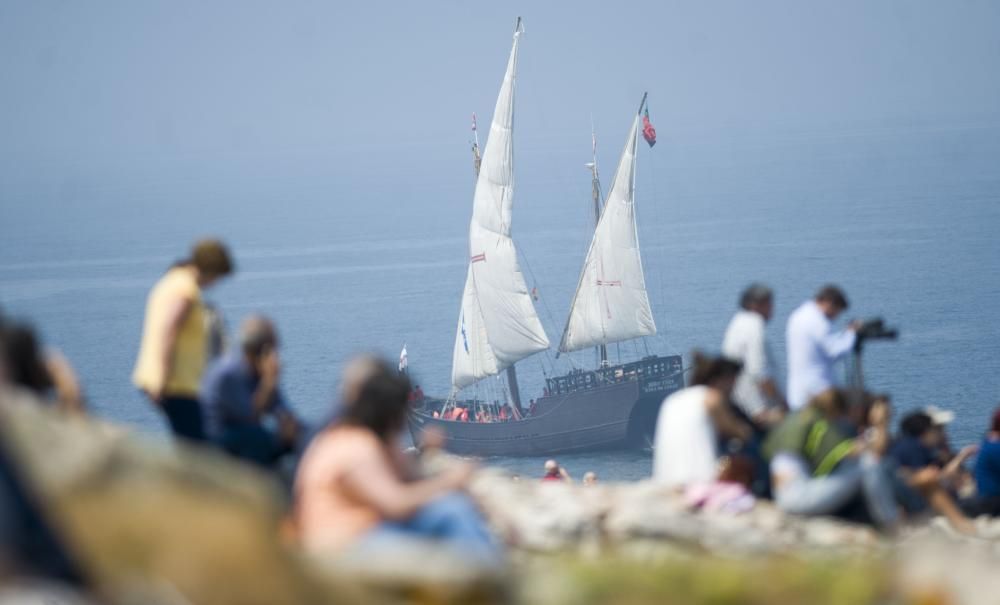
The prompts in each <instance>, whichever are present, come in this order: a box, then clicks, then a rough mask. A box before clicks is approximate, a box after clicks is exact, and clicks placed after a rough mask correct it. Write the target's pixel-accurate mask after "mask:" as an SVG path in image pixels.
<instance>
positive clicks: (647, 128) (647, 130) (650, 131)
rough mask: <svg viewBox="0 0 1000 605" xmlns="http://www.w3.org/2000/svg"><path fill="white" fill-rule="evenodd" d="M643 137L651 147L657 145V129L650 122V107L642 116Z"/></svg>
mask: <svg viewBox="0 0 1000 605" xmlns="http://www.w3.org/2000/svg"><path fill="white" fill-rule="evenodd" d="M642 138H644V139H646V142H647V143H649V146H650V147H652V146H653V145H656V129H655V128H653V125H652V124H650V123H649V108H647V109H646V113H645V115H643V116H642Z"/></svg>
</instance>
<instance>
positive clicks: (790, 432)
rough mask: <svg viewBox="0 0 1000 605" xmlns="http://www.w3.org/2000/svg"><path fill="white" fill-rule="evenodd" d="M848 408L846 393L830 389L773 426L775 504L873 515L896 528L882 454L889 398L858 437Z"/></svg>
mask: <svg viewBox="0 0 1000 605" xmlns="http://www.w3.org/2000/svg"><path fill="white" fill-rule="evenodd" d="M849 412H850V410H849V408H848V402H847V397H846V396H845V394H844V393H843V392H841V391H840V390H837V389H827V390H826V391H823V392H822V393H820V394H819V395H816V396H815V397H813V398H812V399H811V400H810V401H809V403H808V404H807V405H806V406H805V407H803V408H801V409H799V410H797V411H795V412H794V413H792V414H791V415H790V416H788V417H786V418H785V420H784V421H782V422H781V424H779V425H778V426H777V427H776V428H774V429H773V430H772V431H771V433H770V434H769V435H768V437H767V439H765V441H764V447H763V452H764V455H765V457H766V458H767V459H768V460H769V461H770V471H771V482H772V489H773V493H774V498H775V503H776V504H777V505H778V508H780V509H782V510H784V511H785V512H788V513H792V514H798V515H807V516H813V515H836V516H841V517H846V518H850V519H852V520H871V521H872V522H874V523H875V524H876V525H877V526H879V527H883V528H885V529H887V530H893V529H894V528H895V526H896V523H897V521H898V507H897V505H896V500H895V495H894V492H893V482H892V475H891V472H890V470H889V466H888V465H887V464H885V463H884V461H883V459H882V454H883V453H884V450H885V447H886V446H887V444H888V438H887V437H886V436H885V435H886V434H887V433H888V418H889V413H888V409H887V402H885V401H883V402H882V403H880V404H879V405H875V406H873V407H872V409H871V412H870V414H869V418H870V420H869V421H868V424H869V425H870V426H869V427H868V430H867V431H866V432H865V436H863V437H857V438H856V437H855V434H856V431H855V429H854V428H853V427H852V425H851V422H850V417H849ZM859 503H860V504H859ZM859 507H860V508H859Z"/></svg>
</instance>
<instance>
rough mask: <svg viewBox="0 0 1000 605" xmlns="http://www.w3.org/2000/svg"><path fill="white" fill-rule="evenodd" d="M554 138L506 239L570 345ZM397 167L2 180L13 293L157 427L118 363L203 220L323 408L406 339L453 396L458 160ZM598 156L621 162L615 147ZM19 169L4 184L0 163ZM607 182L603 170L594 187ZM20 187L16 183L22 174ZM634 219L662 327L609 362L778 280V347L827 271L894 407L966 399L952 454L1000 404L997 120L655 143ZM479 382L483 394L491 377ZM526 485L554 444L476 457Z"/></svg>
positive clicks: (309, 413) (297, 393)
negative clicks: (866, 333)
mask: <svg viewBox="0 0 1000 605" xmlns="http://www.w3.org/2000/svg"><path fill="white" fill-rule="evenodd" d="M578 159H579V158H577V157H576V156H574V155H573V154H572V153H570V152H568V151H566V150H565V149H549V150H537V149H527V150H519V154H518V156H517V161H518V165H517V168H516V170H517V175H518V181H517V190H516V198H515V200H516V201H515V207H514V223H513V234H514V237H515V241H516V243H517V245H518V247H519V249H520V252H521V254H522V264H521V266H522V270H523V272H524V275H525V280H526V282H527V284H528V287H529V288H537V289H538V295H539V301H538V302H537V303H536V306H537V308H538V312H539V316H540V317H541V319H542V322H543V324H544V326H545V328H546V331H547V332H548V335H549V339H550V340H551V341H552V342H553V343H558V341H559V337H560V335H561V330H562V328H563V326H564V324H565V319H566V313H567V310H568V306H569V303H570V300H571V298H572V295H573V292H574V289H575V287H576V284H577V279H578V275H579V270H580V266H581V263H582V261H583V257H584V255H585V252H586V249H587V245H588V243H589V239H590V234H591V230H592V220H593V219H592V215H591V214H590V212H591V210H590V198H589V190H590V182H589V176H588V174H586V173H585V171H583V169H582V168H580V167H579V166H578V164H579V162H578V161H577V160H578ZM412 164H413V165H409V164H408V163H407V162H400V163H394V164H392V170H389V166H387V165H386V163H385V158H384V156H381V155H377V154H376V153H375V152H371V153H369V154H367V155H366V154H365V153H360V154H356V155H350V156H348V155H345V156H343V157H340V158H337V161H335V162H330V161H327V159H324V160H323V161H319V160H317V159H314V158H310V157H309V156H308V154H302V155H299V156H295V157H290V156H289V155H287V154H286V155H284V156H280V155H279V156H276V157H273V158H236V159H233V158H212V157H208V158H197V161H195V160H192V159H185V158H159V159H157V160H156V161H149V162H146V163H144V164H142V167H141V170H129V171H116V170H114V169H113V167H112V168H110V169H108V170H106V171H104V172H96V173H95V172H93V171H76V172H71V173H69V174H59V175H58V176H54V177H53V178H52V179H51V180H44V181H43V180H38V179H35V180H31V179H24V180H20V181H19V180H18V179H8V183H7V184H6V185H5V186H4V187H3V188H2V189H0V192H2V197H0V306H2V308H3V310H4V312H5V313H6V314H10V315H15V316H19V317H23V318H26V319H29V320H31V321H32V322H34V324H35V325H36V326H37V327H38V328H39V329H40V331H41V333H42V335H43V337H44V339H45V341H46V342H47V343H50V344H52V345H54V346H57V347H59V348H60V349H61V350H62V351H63V352H64V353H65V354H66V355H67V356H68V357H69V358H70V360H71V361H72V362H73V363H74V364H75V366H76V368H77V369H78V371H79V374H80V378H81V380H82V382H83V385H84V387H85V389H86V394H87V397H88V400H89V405H90V407H91V409H92V410H93V413H95V414H97V415H99V416H101V417H104V418H107V419H110V420H113V421H116V422H119V423H123V424H126V425H129V426H131V427H133V428H135V429H138V430H140V431H144V432H148V433H155V434H163V432H164V422H163V419H162V418H161V417H160V416H159V415H158V414H157V413H155V412H154V411H153V409H152V408H151V407H150V405H149V404H148V403H147V402H146V401H145V400H144V399H143V398H142V397H141V396H140V395H139V394H138V393H137V392H136V391H135V389H134V388H133V387H132V385H131V384H130V380H129V376H130V372H131V369H132V364H133V361H134V358H135V354H136V350H137V347H138V343H139V335H140V329H141V323H142V314H143V306H144V301H145V297H146V294H147V292H148V290H149V288H150V286H151V285H152V284H153V283H154V282H155V281H156V279H157V278H158V277H159V276H160V275H161V274H162V272H163V271H164V270H165V269H166V268H167V266H168V265H169V264H170V263H171V262H172V261H174V260H176V259H178V258H180V257H181V256H182V255H183V254H184V252H185V250H186V249H187V247H188V246H189V245H190V243H191V242H192V241H193V240H194V239H195V238H196V237H197V236H199V235H204V234H217V235H219V236H221V237H222V238H224V239H225V240H226V241H227V242H228V243H229V244H230V245H231V247H232V249H233V251H234V254H235V257H236V262H237V272H236V274H235V276H234V277H233V278H231V279H228V280H226V281H225V282H223V283H222V284H220V285H219V286H218V287H216V288H214V289H212V290H211V291H209V293H208V294H207V298H209V299H210V300H212V301H213V302H215V303H216V304H218V305H219V307H220V308H221V309H222V311H223V313H224V315H225V317H226V319H227V322H228V325H229V328H230V330H231V331H233V332H235V328H236V326H237V325H238V322H239V319H240V318H241V317H242V316H244V315H246V314H248V313H251V312H255V311H258V312H263V313H266V314H268V315H270V316H272V317H274V318H275V319H276V321H277V323H278V327H279V329H280V332H281V352H282V356H283V361H284V373H283V388H284V389H285V391H286V394H287V396H288V399H289V400H290V401H291V402H292V403H293V405H294V407H295V409H296V410H298V411H299V413H300V414H301V415H302V416H303V417H304V418H306V419H308V420H310V421H313V422H319V421H320V420H321V419H322V418H324V417H326V416H327V415H328V414H329V413H330V410H331V408H332V407H333V406H334V405H335V402H336V398H337V395H336V386H337V377H338V373H339V371H340V369H341V367H342V366H343V364H344V361H345V360H346V359H348V358H349V356H351V355H352V354H355V353H358V352H363V351H374V352H378V353H380V354H383V355H385V356H387V357H390V358H395V357H396V356H397V355H398V352H399V350H400V348H401V347H402V346H403V344H404V343H405V344H406V346H407V349H408V352H409V362H410V372H411V373H412V375H413V376H414V378H415V380H416V381H417V382H418V383H419V384H420V385H421V387H422V388H423V390H424V391H425V392H427V393H428V394H447V393H448V391H449V384H450V366H451V355H452V347H453V344H454V338H455V326H456V322H457V317H458V309H459V300H460V296H461V292H462V287H463V283H464V279H465V273H466V264H467V261H468V247H467V239H466V234H467V232H468V221H469V216H470V212H471V197H472V196H471V190H472V183H471V179H470V178H469V172H470V167H469V166H468V165H467V157H465V156H464V155H460V154H457V153H455V154H442V155H440V156H439V157H438V156H434V155H433V154H429V156H428V158H424V159H421V158H415V159H413V160H412ZM603 165H606V166H609V167H610V166H612V165H613V158H607V159H605V160H604V163H603ZM8 176H10V175H8ZM610 176H611V175H610V174H606V175H604V179H605V182H606V183H607V182H608V181H610ZM11 183H13V184H11ZM637 213H638V217H639V235H640V242H641V246H642V255H643V262H644V265H645V270H646V284H647V288H648V290H649V294H650V299H651V302H652V306H653V311H654V316H655V320H656V323H657V327H658V334H657V335H656V336H655V337H651V338H647V339H645V340H644V341H639V342H636V343H626V344H624V345H621V346H615V345H612V346H611V347H610V354H611V357H612V359H613V360H616V359H619V358H620V359H624V360H630V359H635V358H636V357H638V356H641V355H643V354H645V353H646V351H649V352H655V353H659V354H673V353H687V352H689V351H690V350H691V349H693V348H700V349H703V350H707V351H716V350H718V348H719V346H720V342H721V337H722V333H723V330H724V329H725V326H726V323H727V322H728V320H729V318H730V315H731V314H732V312H733V311H734V310H735V307H736V300H737V297H738V294H739V292H740V290H741V288H743V287H744V286H745V285H746V284H747V283H749V282H750V281H754V280H758V281H763V282H765V283H768V284H770V285H772V286H773V287H774V288H775V290H776V293H777V300H776V303H777V304H776V312H775V317H774V319H773V320H772V322H771V324H770V327H769V337H770V339H771V343H772V347H773V350H774V353H775V357H776V359H777V360H778V365H779V372H780V371H781V370H783V368H784V365H785V364H784V342H783V340H784V338H783V332H784V323H785V320H786V318H787V317H788V314H789V313H790V312H791V311H792V310H793V309H794V308H795V307H796V306H797V305H798V304H800V303H801V302H802V301H804V300H806V299H807V298H808V297H809V296H810V295H811V294H812V293H813V292H814V291H815V290H816V289H817V287H818V286H820V285H821V284H823V283H825V282H828V281H833V282H837V283H839V284H841V285H842V286H843V287H844V289H845V290H846V291H847V293H848V295H849V297H850V299H851V309H850V310H849V312H848V313H847V314H846V316H850V317H869V316H884V317H885V319H886V321H887V322H888V323H889V324H891V325H894V326H898V328H899V329H900V332H901V336H900V339H899V340H898V341H897V342H886V343H882V342H877V343H872V344H871V345H870V346H869V347H868V348H867V350H866V356H865V371H866V377H867V379H868V383H869V385H870V386H871V387H872V388H875V389H877V390H880V391H886V392H889V393H891V394H892V396H893V400H894V402H895V405H896V409H897V411H896V419H898V417H899V415H900V413H901V412H902V411H905V410H910V409H914V408H917V407H920V406H924V405H927V404H934V405H937V406H939V407H943V408H947V409H951V410H954V411H955V412H956V413H957V419H956V420H955V422H954V424H953V425H952V427H951V435H952V438H953V441H954V442H956V444H962V443H966V442H972V441H975V440H977V439H978V438H979V437H980V435H981V434H982V432H983V431H984V430H985V427H986V426H987V423H988V419H989V416H990V414H991V412H992V410H993V409H994V408H995V407H996V406H997V405H998V404H1000V355H998V353H1000V346H998V338H1000V319H998V312H997V307H998V305H1000V238H998V236H997V230H998V227H1000V128H998V127H997V126H996V125H975V124H972V125H963V124H957V125H956V124H949V125H941V126H940V127H938V126H934V127H928V126H926V125H924V126H913V127H896V128H888V127H887V128H866V129H860V130H847V131H835V132H822V133H796V134H786V135H781V136H779V135H773V136H763V135H758V136H745V137H735V136H734V137H729V138H727V137H723V136H715V137H709V136H705V137H700V138H699V137H694V136H688V137H686V138H685V137H682V138H678V139H670V138H669V137H661V142H660V143H659V144H658V145H657V146H656V147H655V148H653V149H652V150H650V149H647V148H645V147H644V148H643V150H642V151H641V152H640V156H639V167H638V179H637ZM593 357H594V356H593V353H592V352H590V351H585V352H581V353H577V354H573V355H569V356H565V355H564V356H562V357H560V358H558V359H556V357H555V355H554V354H552V353H546V354H540V355H536V356H535V357H533V358H530V359H527V360H525V361H523V362H521V363H520V364H519V365H518V375H519V377H520V381H521V393H522V397H523V399H524V400H525V401H527V400H528V399H531V398H534V397H537V396H538V395H539V394H540V393H541V390H542V386H543V378H544V376H545V375H553V374H554V373H560V372H565V371H567V370H569V369H570V368H572V367H584V368H585V367H589V366H592V365H593V362H594V360H593ZM480 388H482V389H486V390H489V389H494V388H495V387H492V386H490V385H489V383H488V382H487V385H485V386H482V387H480ZM560 461H561V463H562V464H563V465H564V466H566V467H567V468H568V469H569V471H570V472H571V473H573V474H574V475H576V476H578V477H579V476H580V475H582V474H583V472H585V471H587V470H593V471H595V472H597V473H598V475H599V476H600V477H601V478H602V479H604V480H615V479H617V480H627V479H637V478H641V477H644V476H648V474H649V472H650V467H651V456H650V454H649V453H648V452H611V453H609V452H601V453H593V454H577V455H572V456H563V457H560ZM486 462H487V463H490V464H497V465H500V466H503V467H505V468H508V469H509V470H510V471H511V472H514V473H518V474H520V475H522V476H525V477H532V476H538V475H540V473H541V466H542V459H541V458H523V459H515V458H510V459H508V458H491V459H489V460H487V461H486Z"/></svg>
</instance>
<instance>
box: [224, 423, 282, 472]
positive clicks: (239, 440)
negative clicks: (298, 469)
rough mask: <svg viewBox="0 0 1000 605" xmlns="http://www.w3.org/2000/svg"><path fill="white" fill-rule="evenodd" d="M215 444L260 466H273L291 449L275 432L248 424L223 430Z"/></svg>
mask: <svg viewBox="0 0 1000 605" xmlns="http://www.w3.org/2000/svg"><path fill="white" fill-rule="evenodd" d="M215 442H216V443H217V444H218V445H219V446H220V447H222V449H224V450H226V451H227V452H229V453H230V454H232V455H233V456H236V457H237V458H241V459H243V460H247V461H249V462H253V463H255V464H259V465H260V466H271V465H273V464H274V463H275V462H277V461H278V459H279V458H281V457H282V456H283V455H285V454H287V453H288V452H290V451H291V449H292V448H290V447H288V446H287V445H286V444H284V443H283V442H282V441H281V437H279V436H278V434H277V433H276V432H274V431H269V430H268V429H266V428H264V427H262V426H257V425H250V424H248V425H246V426H232V427H229V428H226V429H224V430H223V431H222V435H220V436H219V437H218V439H216V440H215Z"/></svg>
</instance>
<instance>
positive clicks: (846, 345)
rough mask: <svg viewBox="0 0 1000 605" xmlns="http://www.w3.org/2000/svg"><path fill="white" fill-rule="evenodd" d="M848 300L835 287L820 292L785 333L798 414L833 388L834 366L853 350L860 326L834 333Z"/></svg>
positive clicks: (791, 397)
mask: <svg viewBox="0 0 1000 605" xmlns="http://www.w3.org/2000/svg"><path fill="white" fill-rule="evenodd" d="M849 306H850V305H849V303H848V301H847V296H846V295H845V294H844V291H843V290H841V289H840V288H839V287H837V286H835V285H832V284H830V285H826V286H823V287H822V288H820V290H819V292H817V293H816V296H815V297H814V298H813V299H812V300H808V301H806V302H804V303H802V305H800V306H799V308H798V309H796V310H795V311H793V312H792V314H791V316H789V318H788V324H787V326H786V330H785V341H786V343H785V344H786V347H787V349H788V388H787V389H786V390H785V395H786V397H787V398H788V406H789V407H790V408H791V409H792V410H798V409H800V408H802V407H803V406H805V405H806V403H808V402H809V400H810V399H812V397H813V396H815V395H818V394H819V393H822V392H823V391H825V390H827V389H829V388H831V387H834V386H835V385H836V381H835V380H834V372H833V366H834V364H835V363H836V362H837V360H839V359H840V358H842V357H843V356H845V355H847V354H848V353H849V352H850V351H851V349H852V348H853V347H854V342H855V340H857V330H858V328H859V327H860V325H861V324H860V322H857V321H855V322H851V324H850V325H849V326H848V328H847V329H846V330H842V331H835V330H834V329H833V322H834V321H835V320H836V319H837V317H839V316H840V314H841V313H843V312H844V311H845V310H846V309H847V308H848V307H849Z"/></svg>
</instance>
